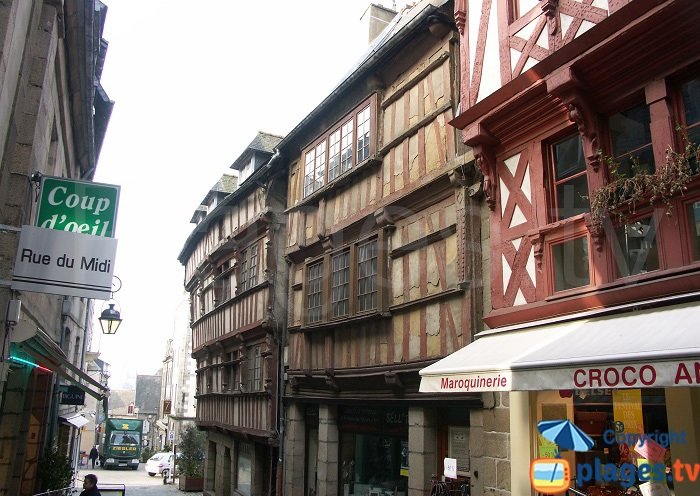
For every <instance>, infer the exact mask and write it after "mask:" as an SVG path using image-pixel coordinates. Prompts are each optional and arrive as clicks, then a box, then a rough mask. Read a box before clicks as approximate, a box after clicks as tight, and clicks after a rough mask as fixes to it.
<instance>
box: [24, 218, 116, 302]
mask: <svg viewBox="0 0 700 496" xmlns="http://www.w3.org/2000/svg"><path fill="white" fill-rule="evenodd" d="M116 254H117V240H116V239H114V238H107V237H102V236H91V235H88V234H79V233H74V232H66V231H57V230H54V229H44V228H41V227H34V226H22V234H21V235H20V238H19V247H18V248H17V258H16V259H15V268H14V272H13V275H12V289H17V290H20V291H34V292H37V293H50V294H57V295H65V296H82V297H84V298H95V299H99V300H107V299H109V298H110V296H111V292H112V274H113V273H114V259H115V256H116Z"/></svg>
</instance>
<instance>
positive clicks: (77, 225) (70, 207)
mask: <svg viewBox="0 0 700 496" xmlns="http://www.w3.org/2000/svg"><path fill="white" fill-rule="evenodd" d="M118 204H119V186H114V185H111V184H101V183H93V182H89V181H76V180H73V179H66V178H62V177H44V178H43V180H42V183H41V195H40V196H39V210H38V212H37V216H36V226H38V227H44V228H47V229H56V230H59V231H70V232H77V233H83V234H89V235H91V236H104V237H107V238H113V237H114V227H115V224H116V221H117V205H118Z"/></svg>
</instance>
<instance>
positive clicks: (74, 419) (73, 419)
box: [58, 413, 89, 429]
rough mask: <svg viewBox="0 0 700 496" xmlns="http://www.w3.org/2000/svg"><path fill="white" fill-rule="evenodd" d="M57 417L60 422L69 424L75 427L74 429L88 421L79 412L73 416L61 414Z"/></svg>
mask: <svg viewBox="0 0 700 496" xmlns="http://www.w3.org/2000/svg"><path fill="white" fill-rule="evenodd" d="M58 418H59V420H60V421H61V422H64V423H66V424H70V425H72V426H73V427H75V428H76V429H80V428H81V427H82V426H84V425H85V424H87V423H88V422H89V420H88V419H86V418H85V417H83V415H82V414H80V413H79V414H77V415H73V416H62V417H58Z"/></svg>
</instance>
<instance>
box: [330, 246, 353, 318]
mask: <svg viewBox="0 0 700 496" xmlns="http://www.w3.org/2000/svg"><path fill="white" fill-rule="evenodd" d="M331 265H332V278H333V282H332V287H331V309H332V314H333V317H342V316H344V315H347V314H348V313H349V312H350V252H349V251H347V250H346V251H343V252H340V253H338V254H336V255H333V256H332V257H331Z"/></svg>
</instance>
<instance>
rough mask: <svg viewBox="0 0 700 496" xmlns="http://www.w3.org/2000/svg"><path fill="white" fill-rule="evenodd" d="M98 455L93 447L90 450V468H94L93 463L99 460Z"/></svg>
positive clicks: (95, 447)
mask: <svg viewBox="0 0 700 496" xmlns="http://www.w3.org/2000/svg"><path fill="white" fill-rule="evenodd" d="M99 456H100V454H99V453H98V452H97V446H93V447H92V449H91V450H90V461H91V462H92V468H93V469H94V468H95V461H97V458H99Z"/></svg>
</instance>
